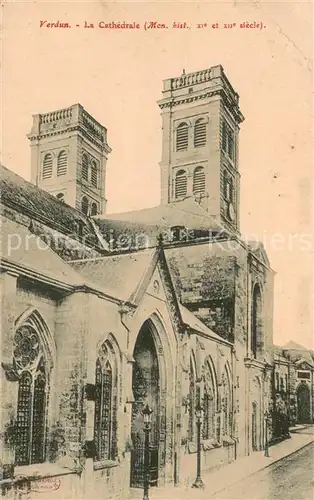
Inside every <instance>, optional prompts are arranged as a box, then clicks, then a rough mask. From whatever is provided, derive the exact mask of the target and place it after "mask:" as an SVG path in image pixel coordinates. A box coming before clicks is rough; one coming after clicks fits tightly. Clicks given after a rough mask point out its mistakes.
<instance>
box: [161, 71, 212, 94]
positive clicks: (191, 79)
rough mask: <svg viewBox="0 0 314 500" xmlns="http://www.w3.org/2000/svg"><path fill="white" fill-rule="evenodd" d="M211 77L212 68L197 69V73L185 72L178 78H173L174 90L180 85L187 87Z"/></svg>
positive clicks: (172, 86)
mask: <svg viewBox="0 0 314 500" xmlns="http://www.w3.org/2000/svg"><path fill="white" fill-rule="evenodd" d="M210 79H211V70H210V69H204V70H202V71H196V73H188V74H187V75H186V74H183V75H181V76H179V77H177V78H172V79H171V88H172V90H175V89H178V88H180V87H186V86H189V85H194V84H196V83H204V82H208V81H209V80H210Z"/></svg>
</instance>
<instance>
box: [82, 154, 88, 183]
mask: <svg viewBox="0 0 314 500" xmlns="http://www.w3.org/2000/svg"><path fill="white" fill-rule="evenodd" d="M82 179H84V180H85V181H88V157H87V155H86V154H85V153H84V154H83V156H82Z"/></svg>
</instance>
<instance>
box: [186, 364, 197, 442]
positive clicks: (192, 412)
mask: <svg viewBox="0 0 314 500" xmlns="http://www.w3.org/2000/svg"><path fill="white" fill-rule="evenodd" d="M189 379H190V383H189V428H188V437H189V440H190V441H193V439H194V436H195V406H196V387H195V373H194V368H193V362H192V358H191V359H190V373H189Z"/></svg>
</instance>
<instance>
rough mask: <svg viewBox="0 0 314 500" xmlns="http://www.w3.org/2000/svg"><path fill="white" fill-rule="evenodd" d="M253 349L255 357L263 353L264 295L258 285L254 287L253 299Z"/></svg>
mask: <svg viewBox="0 0 314 500" xmlns="http://www.w3.org/2000/svg"><path fill="white" fill-rule="evenodd" d="M251 329H252V333H251V349H252V354H253V357H254V358H256V357H257V355H258V354H261V353H262V352H263V348H264V338H263V317H262V294H261V289H260V286H259V285H258V284H256V285H255V286H254V290H253V299H252V325H251Z"/></svg>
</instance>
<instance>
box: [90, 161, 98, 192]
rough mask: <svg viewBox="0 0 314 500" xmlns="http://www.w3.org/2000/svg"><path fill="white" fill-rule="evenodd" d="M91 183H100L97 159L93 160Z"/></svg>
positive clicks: (95, 185) (95, 184)
mask: <svg viewBox="0 0 314 500" xmlns="http://www.w3.org/2000/svg"><path fill="white" fill-rule="evenodd" d="M91 183H92V185H93V186H94V187H97V185H98V172H97V163H96V162H95V161H93V162H92V169H91Z"/></svg>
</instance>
